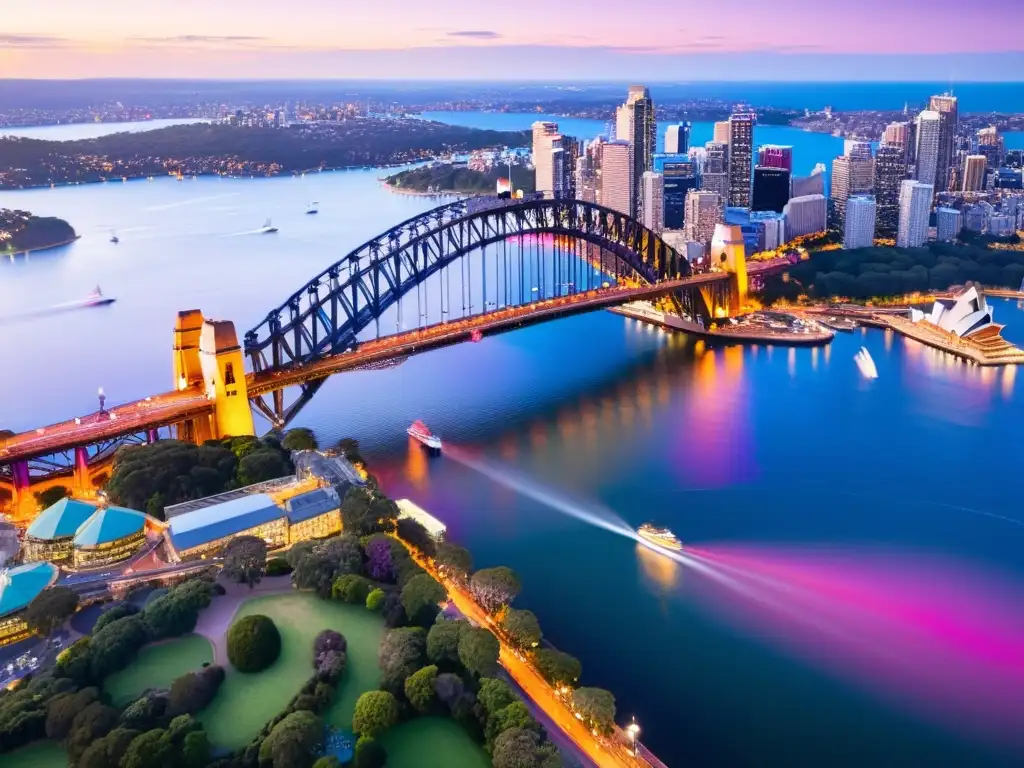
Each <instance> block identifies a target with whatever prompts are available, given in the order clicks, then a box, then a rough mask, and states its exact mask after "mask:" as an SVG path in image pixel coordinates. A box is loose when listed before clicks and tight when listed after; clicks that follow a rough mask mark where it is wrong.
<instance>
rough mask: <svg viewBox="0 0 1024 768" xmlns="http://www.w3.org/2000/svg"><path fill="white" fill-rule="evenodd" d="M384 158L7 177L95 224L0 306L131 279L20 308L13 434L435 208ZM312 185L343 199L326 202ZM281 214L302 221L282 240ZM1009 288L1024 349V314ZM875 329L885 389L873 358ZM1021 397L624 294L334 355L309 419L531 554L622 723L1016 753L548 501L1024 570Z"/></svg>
mask: <svg viewBox="0 0 1024 768" xmlns="http://www.w3.org/2000/svg"><path fill="white" fill-rule="evenodd" d="M467 117H468V118H469V119H474V120H475V119H480V120H482V121H483V122H486V123H487V124H488V125H489V126H491V127H494V126H497V125H499V124H503V122H502V121H504V120H507V119H520V118H509V117H508V116H492V115H487V116H483V117H481V118H476V117H474V116H472V115H469V116H467ZM496 117H498V118H499V120H497V121H496V120H495V118H496ZM529 117H530V118H531V119H536V116H533V115H531V116H529ZM582 127H584V126H580V128H582ZM564 129H565V130H567V131H568V130H570V129H569V128H568V126H566V127H565V128H564ZM701 130H703V129H701ZM771 130H772V131H773V132H774V131H779V132H780V133H779V134H777V135H772V138H767V136H768V135H769V134H768V133H767V132H768V131H769V129H768V128H765V129H764V131H765V133H762V130H761V128H759V129H758V138H757V140H758V141H777V142H780V143H793V144H794V145H795V147H796V149H795V153H796V158H797V163H798V169H799V168H804V169H809V167H810V166H813V164H814V163H815V162H819V161H822V162H825V161H827V160H828V159H829V158H830V157H831V156H832V155H833V154H835V149H834V144H833V142H836V140H835V139H832V138H831V137H819V136H815V135H813V134H806V133H803V132H800V131H792V129H784V128H781V129H771ZM580 133H581V134H582V130H581V131H580ZM818 141H821V142H822V144H821V145H820V147H821V149H820V150H819V149H816V148H815V147H817V146H819V145H818V144H817V142H818ZM806 142H815V143H814V144H809V143H806ZM825 142H828V145H827V146H826V144H825ZM840 144H841V142H840ZM840 150H841V146H840ZM819 151H821V152H822V153H823V154H821V156H818V155H817V154H816V153H817V152H819ZM379 175H383V172H378V171H351V172H343V173H325V174H313V175H309V176H306V177H304V178H281V179H262V180H226V179H200V180H197V181H184V182H175V181H173V180H171V179H160V180H157V181H154V182H133V183H128V184H104V185H95V186H89V187H76V188H61V189H54V190H49V189H47V190H34V191H24V192H4V193H0V206H4V207H17V208H27V209H29V210H33V211H36V212H38V213H40V214H45V215H57V216H62V217H64V218H66V219H67V220H68V221H70V222H71V223H72V224H73V225H74V226H75V227H76V228H77V229H78V231H79V232H80V233H81V234H82V235H83V237H82V239H81V240H79V241H78V242H76V243H75V244H73V245H71V246H69V247H66V248H62V249H57V250H54V251H50V252H43V253H37V254H33V255H32V256H30V257H29V258H27V259H25V258H15V259H10V260H4V261H2V262H0V307H2V311H0V314H4V315H5V316H9V315H10V314H13V313H16V312H19V311H27V310H30V309H38V308H40V307H43V306H48V305H52V304H57V303H61V302H65V301H69V300H72V299H75V298H77V297H80V296H83V295H84V294H85V293H86V292H87V291H88V290H90V289H91V288H92V287H93V286H94V285H95V284H96V283H97V282H99V283H100V284H101V285H102V286H103V289H104V291H105V292H106V293H108V294H109V295H113V296H116V297H117V299H118V301H117V302H116V303H115V304H114V305H112V306H110V307H106V308H100V309H94V310H89V311H80V312H75V313H72V314H64V315H53V316H47V317H42V318H38V319H35V320H32V321H31V322H6V323H4V324H3V325H2V330H3V332H2V333H0V359H2V360H3V361H4V364H5V374H6V375H5V376H4V379H3V381H4V387H3V392H4V398H3V402H4V404H5V406H6V407H4V408H3V409H2V411H0V428H11V429H15V430H21V429H28V428H33V427H36V426H38V425H40V424H45V423H49V422H51V421H53V420H56V419H59V418H65V417H68V416H70V415H73V414H76V413H82V412H85V411H87V410H91V409H93V408H95V402H96V388H97V387H98V386H103V387H104V389H105V390H106V392H107V395H108V397H109V402H110V403H114V404H116V403H117V402H120V401H124V400H130V399H134V398H138V397H143V396H145V395H148V394H151V393H154V392H157V391H163V390H166V389H169V388H170V387H171V386H172V384H173V382H172V381H171V366H170V358H171V342H172V338H171V330H172V327H173V321H174V315H175V313H176V312H177V311H178V310H181V309H190V308H199V309H201V310H203V311H204V313H206V314H207V316H210V317H216V318H224V319H231V320H233V321H234V322H235V324H236V327H237V329H238V330H239V332H240V333H241V332H243V331H244V330H246V329H248V328H249V327H252V326H254V325H256V324H257V323H258V322H259V321H260V320H261V319H262V318H263V317H264V316H265V315H266V313H267V311H268V310H270V309H271V308H272V307H275V306H277V305H278V304H279V303H280V302H281V301H282V300H283V299H285V298H286V297H287V295H289V294H290V293H292V292H293V291H294V290H296V289H298V288H300V287H301V286H302V285H303V284H304V282H305V280H306V279H308V278H309V277H311V276H312V275H314V274H316V273H318V272H319V271H320V270H322V269H323V268H324V267H325V266H327V265H328V264H329V263H330V262H332V261H334V260H336V259H338V258H340V257H341V256H342V255H343V254H344V253H345V252H347V251H348V250H350V249H352V248H354V247H356V246H357V245H359V244H360V243H361V242H363V241H364V240H366V239H368V238H370V237H372V236H374V235H376V234H378V233H379V232H381V231H383V230H385V229H386V228H387V227H388V226H390V225H391V224H394V223H396V222H398V221H400V220H402V219H405V218H407V217H409V216H412V215H414V214H415V213H417V212H419V211H422V210H426V209H428V208H430V207H432V206H433V205H434V204H435V201H431V200H426V199H423V198H418V197H403V196H397V195H392V194H390V193H388V192H387V191H386V190H384V189H383V188H381V187H380V186H379V184H378V180H377V177H378V176H379ZM309 200H318V201H319V203H320V211H321V213H320V214H319V215H318V216H315V217H310V216H306V215H305V214H304V211H305V207H306V203H307V202H308V201H309ZM267 216H271V217H272V218H273V221H274V224H275V225H276V226H278V227H279V228H280V232H279V233H278V235H277V236H276V237H270V236H262V235H257V234H254V233H253V231H254V230H255V229H256V228H258V227H259V226H260V225H261V224H262V223H263V220H264V219H265V218H266V217H267ZM111 229H115V230H116V231H117V232H118V234H119V236H120V238H121V243H120V244H119V245H116V246H115V245H113V244H111V243H109V242H108V239H109V231H110V230H111ZM994 306H995V312H996V319H997V320H998V321H999V322H1001V323H1006V324H1007V329H1006V335H1007V336H1008V337H1009V338H1011V339H1013V340H1015V341H1017V342H1018V343H1021V342H1024V311H1021V310H1020V309H1019V308H1018V307H1017V306H1016V305H1015V304H1012V303H1010V302H1005V301H997V302H994ZM861 345H863V346H866V347H867V348H868V349H869V350H870V351H871V354H872V356H873V357H874V359H875V361H876V363H877V365H878V368H879V373H880V376H879V378H878V379H877V380H876V381H873V382H869V381H865V380H863V379H861V378H860V377H859V375H858V373H857V368H856V366H855V365H854V363H853V360H852V358H853V355H854V354H855V352H856V351H857V349H858V348H859V347H860V346H861ZM1022 397H1024V390H1022V384H1021V383H1020V382H1017V381H1016V378H1015V370H1014V369H1006V370H1003V371H997V370H991V369H985V370H981V369H978V368H974V367H969V366H966V365H963V364H961V363H958V362H956V361H953V360H951V359H949V358H947V357H945V356H943V355H941V354H939V353H936V352H933V351H931V350H929V349H926V348H923V347H921V346H919V345H916V344H912V343H907V342H904V341H902V340H900V339H898V338H891V337H886V336H884V335H883V334H881V333H880V332H876V331H865V332H863V333H860V332H859V333H857V334H852V335H846V334H842V335H840V336H838V337H837V338H836V340H835V341H834V342H833V344H832V345H831V346H830V347H829V348H827V349H821V350H786V349H782V348H775V349H768V348H764V347H762V348H749V349H740V348H732V349H728V350H705V349H703V348H702V347H701V346H699V345H694V344H692V343H690V342H688V341H687V340H686V339H685V337H682V336H677V335H669V334H665V333H662V332H659V331H655V330H653V329H651V328H650V327H648V326H644V325H642V324H640V323H637V322H635V321H631V320H626V319H624V318H622V317H620V316H617V315H613V314H610V313H606V312H597V313H593V314H590V315H585V316H579V317H574V318H569V319H565V320H561V321H558V322H553V323H548V324H545V325H541V326H535V327H532V328H528V329H524V330H520V331H516V332H514V333H509V334H505V335H502V336H497V337H493V338H485V339H484V340H483V341H482V342H481V343H478V344H464V345H461V346H457V347H451V348H447V349H444V350H440V351H437V352H432V353H429V354H425V355H422V356H419V357H415V358H412V359H410V360H408V361H407V362H405V363H403V364H402V365H400V366H398V367H396V368H393V369H390V370H386V371H375V372H360V373H352V374H345V375H341V376H337V377H334V378H332V379H330V380H329V381H328V382H327V383H326V384H325V386H324V388H323V389H322V390H321V391H320V393H319V394H318V395H317V397H316V398H315V399H314V400H313V401H312V402H311V404H310V405H309V406H308V407H307V408H306V409H305V410H304V411H303V412H302V414H301V415H300V418H299V419H298V421H297V424H300V425H308V426H311V427H313V428H314V429H315V430H316V432H317V434H318V435H320V438H321V441H322V442H323V443H325V444H326V443H329V442H331V441H334V440H336V439H338V438H340V437H342V436H355V437H357V438H358V439H359V440H360V441H361V442H362V444H363V447H364V450H365V452H366V454H367V455H368V457H369V459H370V461H371V463H372V465H373V468H374V470H375V471H376V472H378V473H379V474H380V476H381V478H382V480H383V482H384V485H385V488H386V489H387V490H388V491H389V492H390V493H391V494H393V495H395V496H408V497H409V498H412V499H413V500H415V501H417V502H418V503H420V504H421V505H422V506H424V507H426V508H427V509H429V510H431V511H432V512H434V513H435V514H436V515H437V516H438V517H440V518H441V519H442V520H444V521H445V522H446V523H447V524H448V527H449V532H450V535H451V536H452V537H453V538H454V539H456V540H459V541H461V542H464V543H465V544H466V545H468V546H469V547H470V549H471V550H472V551H473V552H474V555H475V558H476V561H477V565H478V566H488V565H495V564H499V563H503V564H507V565H510V566H511V567H513V568H515V569H516V570H517V571H518V572H519V573H520V574H521V575H522V578H523V583H524V590H523V594H522V597H521V599H520V603H521V605H523V606H528V607H529V608H531V609H532V610H534V611H535V612H536V613H537V614H538V616H539V618H540V621H541V624H542V626H543V627H544V631H545V635H546V637H547V638H548V639H550V640H551V641H552V642H554V643H555V644H556V645H558V646H560V647H562V648H564V649H566V650H568V651H570V652H572V653H574V654H576V655H578V656H579V657H580V659H581V660H582V662H583V666H584V682H585V683H586V684H592V685H599V686H604V687H607V688H609V689H611V690H612V691H614V693H615V695H616V699H617V702H618V708H619V713H620V719H621V720H626V719H628V718H629V717H630V716H632V715H634V714H635V715H636V717H637V719H638V720H639V722H640V723H641V724H642V726H643V739H644V741H645V742H646V743H648V744H649V745H650V746H651V747H652V748H653V749H654V750H655V751H656V752H657V753H658V754H659V755H661V756H662V758H663V759H664V760H665V761H666V762H667V763H668V764H669V765H671V766H682V765H713V766H761V765H790V766H805V765H806V766H812V765H813V766H822V765H828V766H851V767H853V766H858V767H859V766H865V765H872V766H918V765H921V766H924V765H929V766H933V765H934V766H953V765H971V766H996V765H1013V764H1019V762H1020V756H1019V755H1017V756H1015V755H1011V754H1009V753H1007V752H1006V751H1005V750H1004V751H1002V752H1000V751H999V749H998V748H997V747H996V746H994V745H992V744H990V743H989V742H987V741H986V740H985V739H983V738H982V737H980V736H978V735H976V734H973V733H970V732H960V731H959V730H958V729H956V728H952V727H949V725H948V724H946V723H940V722H937V721H934V720H932V719H930V718H929V717H926V716H924V715H921V714H920V713H918V712H917V711H915V710H912V709H910V708H908V707H906V706H905V705H904V704H903V702H902V701H901V700H900V698H899V696H891V697H890V696H882V695H880V694H879V693H878V692H877V691H876V690H875V689H873V688H871V687H867V686H864V685H862V682H863V681H861V680H859V679H858V678H857V677H856V676H855V675H849V674H843V673H842V660H841V659H840V660H837V661H836V660H834V661H836V663H835V665H830V666H822V664H821V663H820V662H821V660H822V659H823V658H828V657H829V655H830V654H829V648H828V647H814V648H813V649H808V650H806V651H805V652H803V653H796V652H793V651H792V650H790V649H786V648H783V647H781V646H777V645H776V644H775V643H774V642H772V640H771V639H770V638H766V637H764V636H762V635H761V634H758V633H756V632H752V631H748V630H747V629H745V628H741V627H740V626H737V625H734V624H732V623H730V622H727V621H725V620H723V619H722V618H721V617H720V616H719V615H718V614H717V613H715V612H714V611H709V610H708V607H707V606H706V605H705V604H704V603H703V602H702V601H701V600H699V599H698V595H699V594H700V593H701V577H700V576H699V574H696V573H694V572H691V571H689V570H686V569H684V568H683V567H682V566H679V565H677V564H675V563H673V562H672V561H668V560H665V559H664V558H659V557H656V556H653V555H652V554H651V553H649V552H647V551H646V550H639V549H637V548H635V546H634V545H633V543H631V542H629V541H628V540H626V539H623V538H621V537H618V536H615V535H613V534H611V533H609V532H608V531H606V530H604V529H602V528H598V527H595V526H591V525H587V524H586V523H584V522H581V521H580V520H579V519H577V518H574V517H570V516H566V515H564V514H561V513H560V512H559V511H558V505H555V506H551V505H549V504H546V503H544V502H543V501H542V499H543V498H544V497H545V495H550V494H556V495H559V496H569V497H571V498H573V499H575V500H577V501H576V502H574V503H576V504H577V505H578V507H579V508H582V509H583V510H585V511H586V510H592V509H596V508H598V507H603V508H607V509H610V510H612V511H614V513H616V514H617V515H619V516H620V517H622V518H623V519H624V520H625V521H626V522H627V523H629V524H631V525H637V524H639V523H641V522H643V521H645V520H648V519H656V520H658V521H660V522H663V523H665V524H667V525H669V526H670V527H671V528H673V529H674V530H675V531H676V533H678V534H679V535H680V536H681V537H682V538H683V539H684V540H685V541H686V542H687V543H692V544H694V545H698V546H704V547H709V548H714V547H717V546H721V545H724V544H733V545H739V544H745V545H752V546H782V545H785V546H789V547H792V546H797V547H803V548H821V547H827V548H830V549H833V550H836V551H842V552H854V553H855V552H858V551H861V550H863V549H885V550H888V551H893V552H896V553H898V554H901V555H904V556H906V557H908V558H909V557H916V556H918V555H921V554H923V553H927V554H933V555H935V554H938V555H943V556H945V557H948V558H952V559H953V560H954V561H956V562H958V563H962V564H970V565H972V566H974V567H977V568H981V569H984V570H985V571H987V572H998V573H1002V574H1004V575H1005V576H1006V578H1008V579H1010V580H1012V581H1013V582H1014V583H1016V584H1017V585H1018V586H1024V558H1022V557H1021V554H1020V553H1021V552H1022V551H1024V549H1022V548H1024V526H1022V525H1021V524H1020V522H1013V521H1024V517H1022V515H1021V513H1020V507H1019V497H1018V487H1017V482H1016V480H1017V476H1016V475H1017V472H1018V471H1019V468H1018V464H1019V460H1018V457H1019V444H1020V437H1019V428H1018V426H1019V424H1020V423H1021V422H1022V418H1021V417H1022V415H1024V414H1022V407H1021V398H1022ZM416 418H422V419H424V420H425V421H426V422H427V423H428V424H429V425H430V426H431V427H432V428H433V429H434V430H435V431H437V432H438V433H439V434H441V435H442V436H443V437H444V438H445V440H446V442H447V443H448V444H450V445H451V446H453V447H455V448H456V449H457V450H461V451H463V452H466V453H470V454H475V455H478V456H480V457H483V458H485V459H488V460H490V461H492V462H495V463H497V464H498V465H499V466H501V467H504V468H505V469H504V470H502V471H503V472H505V476H506V477H507V478H509V479H508V481H507V482H497V481H496V479H495V477H494V476H488V475H484V474H481V473H478V472H476V471H475V470H473V469H471V468H470V467H469V466H467V465H466V464H463V463H460V462H459V461H456V460H455V459H454V458H452V457H451V456H444V457H441V458H440V459H437V460H428V459H427V458H426V457H425V456H424V454H423V453H422V452H421V451H420V450H419V449H418V448H417V447H416V446H410V445H409V443H408V442H407V439H406V437H405V434H404V430H405V428H406V427H407V426H408V424H409V423H410V422H411V421H412V420H413V419H416ZM524 483H526V484H527V485H526V486H525V487H524ZM523 491H526V492H525V493H524V492H523ZM563 506H564V505H563ZM836 666H837V667H838V669H836V668H835V667H836Z"/></svg>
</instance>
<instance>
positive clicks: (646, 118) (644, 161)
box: [615, 85, 658, 217]
mask: <svg viewBox="0 0 1024 768" xmlns="http://www.w3.org/2000/svg"><path fill="white" fill-rule="evenodd" d="M615 123H616V134H617V135H618V138H619V140H620V141H628V142H629V144H630V147H631V150H632V156H633V157H632V165H633V174H632V184H633V188H632V200H631V203H630V211H629V212H630V214H631V215H633V216H634V217H635V216H637V214H638V213H639V210H640V208H639V204H640V195H641V190H640V184H641V180H642V179H643V175H644V173H646V172H647V171H650V170H653V168H654V150H655V147H656V146H657V141H658V124H657V122H656V120H655V118H654V102H653V101H652V100H651V94H650V92H649V91H648V90H647V87H646V86H643V85H631V86H629V92H628V94H627V96H626V103H625V104H623V105H622V106H621V107H619V108H618V109H617V110H616V115H615ZM624 133H625V135H623V134H624Z"/></svg>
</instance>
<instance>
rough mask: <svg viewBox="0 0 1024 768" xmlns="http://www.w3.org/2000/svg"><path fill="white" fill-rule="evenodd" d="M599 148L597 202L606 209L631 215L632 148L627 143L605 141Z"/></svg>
mask: <svg viewBox="0 0 1024 768" xmlns="http://www.w3.org/2000/svg"><path fill="white" fill-rule="evenodd" d="M600 148H601V158H600V171H599V174H600V185H599V193H600V195H599V196H600V200H599V202H600V203H601V205H603V206H604V207H606V208H611V209H612V210H615V211H619V212H620V213H625V214H626V215H632V212H633V211H632V209H633V162H632V160H633V153H632V151H631V150H632V147H631V145H630V143H629V142H628V141H607V142H602V143H601V145H600Z"/></svg>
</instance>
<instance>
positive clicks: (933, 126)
mask: <svg viewBox="0 0 1024 768" xmlns="http://www.w3.org/2000/svg"><path fill="white" fill-rule="evenodd" d="M941 129H942V118H941V117H940V116H939V113H938V112H934V111H931V110H925V111H924V112H922V113H921V114H919V115H918V116H917V152H916V154H917V174H916V175H917V180H918V181H919V182H921V183H922V184H929V185H931V186H933V187H934V186H935V181H936V179H937V178H938V175H937V174H938V168H939V137H940V134H941Z"/></svg>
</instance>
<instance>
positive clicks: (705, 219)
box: [684, 190, 722, 245]
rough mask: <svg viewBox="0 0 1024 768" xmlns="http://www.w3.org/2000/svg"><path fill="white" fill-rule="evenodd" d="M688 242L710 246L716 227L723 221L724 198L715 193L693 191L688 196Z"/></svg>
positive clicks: (686, 234)
mask: <svg viewBox="0 0 1024 768" xmlns="http://www.w3.org/2000/svg"><path fill="white" fill-rule="evenodd" d="M685 218H686V225H685V227H684V232H685V236H686V239H687V240H690V241H693V242H695V243H702V244H704V245H708V244H709V243H710V242H711V237H712V235H714V233H715V225H716V224H718V223H719V222H721V221H722V197H721V196H719V195H718V194H716V193H715V192H708V191H699V190H691V191H690V192H688V193H687V195H686V217H685Z"/></svg>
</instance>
